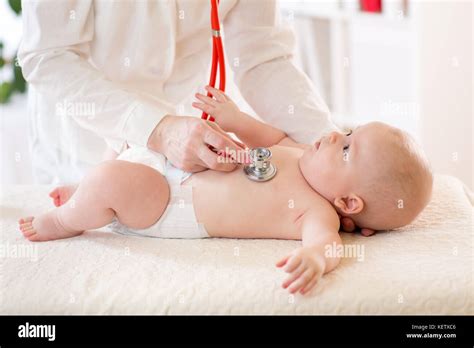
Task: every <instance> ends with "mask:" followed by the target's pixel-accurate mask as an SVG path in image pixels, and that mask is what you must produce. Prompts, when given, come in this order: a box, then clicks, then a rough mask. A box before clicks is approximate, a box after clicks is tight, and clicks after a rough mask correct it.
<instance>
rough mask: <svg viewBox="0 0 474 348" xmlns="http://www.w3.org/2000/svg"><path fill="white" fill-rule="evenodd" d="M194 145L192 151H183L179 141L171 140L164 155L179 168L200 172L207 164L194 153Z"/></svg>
mask: <svg viewBox="0 0 474 348" xmlns="http://www.w3.org/2000/svg"><path fill="white" fill-rule="evenodd" d="M194 146H195V147H193V148H192V151H185V150H184V148H185V147H183V145H182V144H181V143H180V142H178V141H173V140H171V141H170V142H169V144H168V153H167V155H166V157H167V159H168V160H169V161H170V162H171V164H172V165H173V166H175V167H177V168H179V169H182V170H184V171H187V172H192V173H196V172H201V171H203V170H205V169H207V166H206V164H205V163H204V162H203V161H201V159H200V158H199V157H198V155H197V153H196V152H197V151H196V149H197V147H198V146H197V145H194Z"/></svg>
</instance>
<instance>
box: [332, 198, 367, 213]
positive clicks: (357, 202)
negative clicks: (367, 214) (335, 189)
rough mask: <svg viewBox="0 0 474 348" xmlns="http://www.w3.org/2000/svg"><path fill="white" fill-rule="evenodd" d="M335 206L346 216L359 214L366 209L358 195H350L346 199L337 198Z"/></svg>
mask: <svg viewBox="0 0 474 348" xmlns="http://www.w3.org/2000/svg"><path fill="white" fill-rule="evenodd" d="M334 205H335V206H336V207H337V208H339V210H340V211H342V212H343V213H344V214H348V215H353V214H358V213H360V212H361V211H362V209H364V201H363V200H362V198H360V197H359V196H357V195H356V194H353V193H351V194H349V195H348V196H344V197H336V198H335V199H334Z"/></svg>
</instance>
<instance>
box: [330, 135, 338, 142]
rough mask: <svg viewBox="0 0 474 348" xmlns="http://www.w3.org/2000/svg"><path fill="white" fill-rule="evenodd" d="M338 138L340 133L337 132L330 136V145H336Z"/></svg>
mask: <svg viewBox="0 0 474 348" xmlns="http://www.w3.org/2000/svg"><path fill="white" fill-rule="evenodd" d="M337 137H338V133H337V132H332V133H331V134H330V135H329V144H334V143H335V142H336V140H337Z"/></svg>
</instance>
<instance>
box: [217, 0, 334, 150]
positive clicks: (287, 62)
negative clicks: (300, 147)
mask: <svg viewBox="0 0 474 348" xmlns="http://www.w3.org/2000/svg"><path fill="white" fill-rule="evenodd" d="M279 22H280V21H279V13H278V9H277V6H276V2H275V0H266V1H255V0H239V1H238V3H237V4H236V5H235V7H234V8H233V9H231V11H230V12H229V13H228V15H227V16H226V18H225V21H224V37H225V50H226V52H227V58H228V59H229V65H230V66H231V67H232V69H233V71H234V73H235V82H236V84H237V86H238V87H239V89H240V92H241V93H242V96H243V97H244V98H245V100H246V101H247V102H248V103H249V105H250V106H251V107H252V108H253V109H254V110H255V112H256V113H257V114H258V116H259V117H261V118H262V119H263V120H265V121H266V122H267V123H269V124H271V125H273V126H275V127H277V128H279V129H281V130H283V131H284V132H285V133H287V134H288V135H289V136H290V137H291V138H293V139H294V140H296V141H298V142H300V143H306V144H309V143H313V142H314V141H316V139H318V138H319V137H320V136H321V135H322V134H324V133H326V132H330V131H334V130H338V128H337V127H336V126H335V125H334V124H333V123H332V122H331V119H330V113H329V109H328V107H327V105H326V104H325V103H324V101H323V100H322V98H321V96H320V95H319V94H318V92H317V91H316V90H315V88H314V85H313V83H312V82H311V81H310V80H309V78H308V77H307V76H306V75H305V74H304V73H303V72H302V71H300V70H299V69H298V68H297V67H296V66H295V65H294V64H293V63H292V61H291V58H292V56H293V51H294V48H295V37H294V33H293V31H292V30H291V28H289V27H283V26H282V25H281V24H280V23H279Z"/></svg>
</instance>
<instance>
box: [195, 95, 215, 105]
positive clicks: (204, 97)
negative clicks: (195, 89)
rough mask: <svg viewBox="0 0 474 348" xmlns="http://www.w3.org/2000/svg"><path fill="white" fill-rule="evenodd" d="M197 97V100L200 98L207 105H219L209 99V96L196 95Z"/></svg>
mask: <svg viewBox="0 0 474 348" xmlns="http://www.w3.org/2000/svg"><path fill="white" fill-rule="evenodd" d="M195 96H196V98H198V99H199V100H200V101H202V102H203V103H205V104H208V105H212V106H216V105H217V102H216V101H215V100H214V99H212V98H209V97H208V96H207V95H204V94H200V93H196V94H195Z"/></svg>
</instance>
